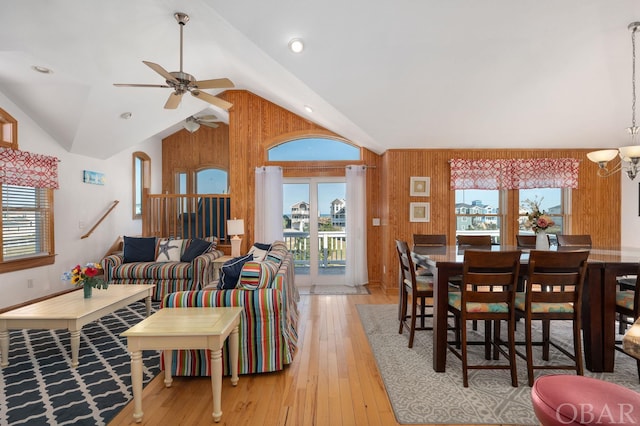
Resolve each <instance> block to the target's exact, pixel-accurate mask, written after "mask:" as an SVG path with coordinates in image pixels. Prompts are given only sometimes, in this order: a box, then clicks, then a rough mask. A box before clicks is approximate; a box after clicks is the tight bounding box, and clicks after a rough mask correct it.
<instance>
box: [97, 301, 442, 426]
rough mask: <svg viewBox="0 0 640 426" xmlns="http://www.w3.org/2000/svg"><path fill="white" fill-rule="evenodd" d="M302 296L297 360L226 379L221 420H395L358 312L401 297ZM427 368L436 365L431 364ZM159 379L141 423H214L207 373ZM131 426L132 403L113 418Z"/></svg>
mask: <svg viewBox="0 0 640 426" xmlns="http://www.w3.org/2000/svg"><path fill="white" fill-rule="evenodd" d="M300 298H301V299H300V303H299V305H298V307H299V310H300V319H299V323H298V333H299V347H298V352H297V353H296V355H295V358H294V361H293V363H292V364H291V365H289V366H288V367H287V368H285V369H284V370H283V371H280V372H276V373H268V374H254V375H241V376H240V382H239V383H238V386H237V387H233V386H231V383H230V381H229V378H228V377H225V378H224V380H223V386H222V412H223V415H222V420H221V421H220V423H218V424H219V425H234V426H235V425H252V426H253V425H274V426H299V425H300V426H301V425H326V426H339V425H379V426H389V425H398V423H397V422H396V419H395V416H394V414H393V410H392V408H391V404H390V403H389V399H388V398H387V394H386V392H385V389H384V384H383V382H382V378H381V377H380V374H379V372H378V369H377V366H376V361H375V359H374V357H373V354H372V352H371V349H370V347H369V342H368V341H367V336H366V335H365V334H364V331H363V329H362V325H361V323H360V318H359V316H358V312H357V309H356V305H357V304H389V303H393V304H395V303H397V297H395V296H387V295H385V294H383V293H382V292H381V291H380V290H379V289H377V288H372V289H371V294H370V295H349V296H344V295H340V296H320V295H302V296H300ZM422 333H430V332H429V331H422ZM407 338H408V337H407ZM425 367H426V368H431V365H430V361H429V362H427V365H425ZM162 378H163V375H162V374H160V375H159V376H158V377H156V378H155V379H154V380H153V381H152V382H151V383H150V384H149V385H147V387H146V388H145V389H144V391H143V402H142V409H143V411H144V419H143V422H142V423H138V424H143V425H211V424H214V422H213V420H212V417H211V412H212V410H213V405H212V401H211V380H210V379H209V378H208V377H176V378H174V381H173V385H172V387H171V388H165V387H164V384H163V382H162ZM133 424H136V423H135V422H134V421H133V403H130V404H129V405H127V406H126V407H125V408H124V409H123V410H122V411H121V412H120V413H119V414H118V416H117V417H115V418H114V419H113V420H112V421H111V422H110V423H109V425H110V426H120V425H133Z"/></svg>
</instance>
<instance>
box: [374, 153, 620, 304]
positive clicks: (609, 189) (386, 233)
mask: <svg viewBox="0 0 640 426" xmlns="http://www.w3.org/2000/svg"><path fill="white" fill-rule="evenodd" d="M425 144H426V143H425ZM589 151H591V150H576V149H572V150H522V149H512V150H502V149H501V150H490V149H485V150H451V149H449V150H447V149H438V150H427V149H425V150H389V151H387V152H385V153H384V154H383V161H382V164H383V166H382V174H381V178H382V182H381V186H382V194H383V198H382V202H381V206H380V208H381V215H382V225H383V232H382V233H383V237H382V241H383V244H384V245H383V246H382V247H380V250H381V251H382V263H383V271H384V272H383V276H382V285H383V287H385V288H386V289H387V290H390V291H392V292H395V291H397V286H398V284H397V277H398V266H397V263H398V260H397V255H396V252H395V243H394V241H395V239H396V238H398V239H404V240H406V241H408V242H411V241H412V239H413V234H414V233H415V234H447V235H448V236H449V238H448V243H449V244H455V239H454V238H453V237H452V236H455V226H456V224H455V219H454V217H453V215H452V213H453V211H454V206H455V194H454V192H453V191H452V190H450V186H449V185H450V182H449V181H450V179H449V176H450V168H449V160H450V159H452V158H464V159H498V158H506V159H510V158H524V159H526V158H568V157H571V158H577V159H579V160H580V171H579V176H578V179H579V188H578V189H575V190H573V191H572V199H571V200H572V202H571V212H572V215H571V217H570V218H569V220H568V221H567V223H565V227H566V228H567V229H568V230H569V232H567V233H572V234H591V236H592V239H593V243H594V246H595V247H608V248H619V247H620V232H621V230H620V218H621V216H620V204H621V188H620V176H619V175H617V174H616V175H614V176H611V177H609V178H600V177H598V176H597V170H598V167H597V165H596V164H594V163H592V162H591V161H589V160H588V159H587V157H586V153H587V152H589ZM411 176H429V177H430V178H431V193H430V196H429V197H411V196H409V183H410V178H411ZM416 201H418V202H420V201H424V202H429V203H430V205H431V220H430V222H413V223H412V222H409V203H410V202H416ZM507 202H508V203H509V209H510V210H511V211H517V208H518V201H517V200H515V199H510V200H508V201H507ZM510 219H511V221H510V223H507V226H508V228H509V230H508V236H507V239H506V244H508V245H515V235H516V233H517V228H518V226H517V217H515V216H514V217H511V218H510Z"/></svg>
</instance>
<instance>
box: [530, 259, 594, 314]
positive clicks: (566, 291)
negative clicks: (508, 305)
mask: <svg viewBox="0 0 640 426" xmlns="http://www.w3.org/2000/svg"><path fill="white" fill-rule="evenodd" d="M588 258H589V250H572V251H562V252H554V251H546V250H545V251H542V250H532V251H531V253H529V279H528V280H527V288H526V295H525V297H526V306H527V307H529V306H531V304H532V303H572V304H573V310H574V312H576V313H579V312H580V309H581V305H582V288H583V286H584V279H585V276H586V273H587V259H588ZM549 315H553V313H551V312H550V313H549Z"/></svg>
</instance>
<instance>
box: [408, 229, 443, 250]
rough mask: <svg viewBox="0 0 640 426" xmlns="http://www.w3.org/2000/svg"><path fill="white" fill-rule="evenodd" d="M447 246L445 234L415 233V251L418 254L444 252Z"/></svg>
mask: <svg viewBox="0 0 640 426" xmlns="http://www.w3.org/2000/svg"><path fill="white" fill-rule="evenodd" d="M446 247H447V236H446V235H445V234H413V252H414V253H417V254H444V253H445V251H446Z"/></svg>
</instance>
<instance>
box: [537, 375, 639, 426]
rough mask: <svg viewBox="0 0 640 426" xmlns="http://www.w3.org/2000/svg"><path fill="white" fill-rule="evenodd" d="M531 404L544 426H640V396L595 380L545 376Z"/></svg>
mask: <svg viewBox="0 0 640 426" xmlns="http://www.w3.org/2000/svg"><path fill="white" fill-rule="evenodd" d="M531 402H532V403H533V411H534V412H535V413H536V417H537V418H538V420H539V421H540V424H541V425H542V426H567V425H569V426H581V425H593V424H597V425H639V424H640V393H637V392H635V391H633V390H631V389H628V388H625V387H623V386H620V385H617V384H615V383H610V382H605V381H603V380H598V379H594V378H592V377H584V376H573V375H564V374H555V375H549V376H542V377H540V378H539V379H538V380H536V381H535V383H534V384H533V387H532V388H531Z"/></svg>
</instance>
